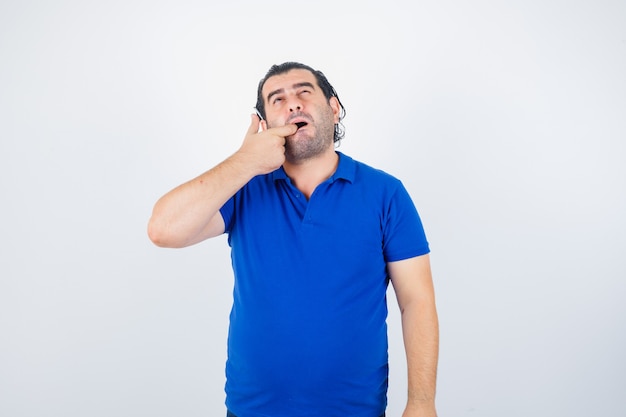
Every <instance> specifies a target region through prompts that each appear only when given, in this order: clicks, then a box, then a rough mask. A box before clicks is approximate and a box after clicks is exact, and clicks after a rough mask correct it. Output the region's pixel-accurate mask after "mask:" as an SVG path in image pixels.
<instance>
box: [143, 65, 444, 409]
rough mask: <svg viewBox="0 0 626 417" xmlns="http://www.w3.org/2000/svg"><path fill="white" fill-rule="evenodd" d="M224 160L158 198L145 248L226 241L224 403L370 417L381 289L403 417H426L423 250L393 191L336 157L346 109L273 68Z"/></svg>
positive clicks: (378, 372)
mask: <svg viewBox="0 0 626 417" xmlns="http://www.w3.org/2000/svg"><path fill="white" fill-rule="evenodd" d="M257 109H258V111H259V115H260V116H261V117H262V118H263V119H261V118H259V117H258V116H257V115H252V121H251V123H250V127H249V129H248V131H247V134H246V136H245V139H244V141H243V144H242V145H241V147H240V148H239V150H238V151H237V152H235V153H234V154H233V155H232V156H230V157H229V158H227V159H226V160H224V161H223V162H222V163H220V164H218V165H217V166H215V167H214V168H212V169H211V170H209V171H207V172H205V173H204V174H202V175H200V176H198V177H197V178H195V179H193V180H191V181H189V182H187V183H185V184H183V185H180V186H179V187H177V188H175V189H174V190H172V191H170V192H169V193H167V194H166V195H164V196H163V197H162V198H161V199H160V200H159V201H158V202H157V203H156V205H155V207H154V211H153V215H152V218H151V219H150V223H149V228H148V233H149V236H150V239H151V240H152V241H153V242H154V243H155V244H156V245H158V246H162V247H184V246H188V245H192V244H195V243H198V242H201V241H203V240H205V239H207V238H210V237H214V236H217V235H220V234H222V233H228V242H229V245H230V246H231V248H232V265H233V270H234V274H235V287H234V292H233V296H234V303H233V308H232V311H231V315H230V328H229V335H228V361H227V364H226V405H227V408H228V414H229V415H231V416H232V415H234V416H237V417H299V416H310V417H332V416H342V417H343V416H351V417H357V416H358V417H379V416H382V415H384V413H385V407H386V393H387V375H388V365H387V328H386V323H385V320H386V317H387V305H386V299H385V294H386V288H387V285H388V282H389V281H391V282H392V285H393V287H394V290H395V292H396V295H397V299H398V303H399V305H400V310H401V314H402V329H403V339H404V345H405V349H406V357H407V368H408V401H407V405H406V408H405V411H404V414H403V416H404V417H410V416H414V417H433V416H436V411H435V403H434V397H435V379H436V373H437V357H438V321H437V313H436V308H435V301H434V291H433V284H432V278H431V272H430V264H429V257H428V253H429V248H428V243H427V241H426V238H425V236H424V231H423V228H422V225H421V222H420V219H419V216H418V214H417V211H416V210H415V207H414V205H413V203H412V202H411V199H410V197H409V195H408V193H407V192H406V190H405V189H404V187H403V186H402V184H401V183H400V181H398V180H397V179H395V178H393V177H391V176H390V175H388V174H386V173H383V172H381V171H378V170H375V169H373V168H370V167H369V166H367V165H365V164H362V163H360V162H357V161H354V160H353V159H351V158H349V157H348V156H346V155H344V154H342V153H339V152H336V151H335V146H334V143H335V141H336V140H338V139H339V138H340V137H341V134H342V133H343V132H342V129H341V125H340V121H341V118H342V117H343V115H344V109H343V106H342V104H341V102H340V101H339V97H338V95H337V93H336V92H335V90H334V88H333V87H332V86H331V85H330V83H328V80H327V79H326V77H325V76H324V75H323V74H322V73H321V72H319V71H316V70H313V69H312V68H310V67H308V66H306V65H302V64H299V63H293V62H288V63H284V64H281V65H275V66H273V67H272V68H271V69H270V71H269V72H268V73H267V75H266V76H265V77H264V78H263V79H262V80H261V82H260V83H259V89H258V94H257Z"/></svg>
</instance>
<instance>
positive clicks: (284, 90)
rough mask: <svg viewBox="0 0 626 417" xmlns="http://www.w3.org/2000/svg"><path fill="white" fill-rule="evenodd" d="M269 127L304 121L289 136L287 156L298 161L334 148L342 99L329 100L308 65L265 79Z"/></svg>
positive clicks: (292, 160)
mask: <svg viewBox="0 0 626 417" xmlns="http://www.w3.org/2000/svg"><path fill="white" fill-rule="evenodd" d="M262 95H263V100H264V102H265V116H266V121H267V126H268V127H270V128H271V127H277V126H284V125H286V124H290V123H299V122H304V123H306V125H304V126H302V127H300V128H299V129H298V131H297V132H296V133H295V134H293V135H292V136H288V137H286V138H285V157H286V158H287V160H288V161H289V162H292V163H297V162H300V161H304V160H307V159H310V158H313V157H315V156H318V155H320V154H322V153H324V152H326V151H328V149H329V148H332V145H333V137H334V132H335V124H336V123H338V122H339V103H338V101H337V99H336V98H334V97H331V99H330V100H327V99H326V97H325V96H324V93H323V92H322V90H321V89H320V88H319V86H318V85H317V80H316V79H315V76H314V75H313V74H312V73H311V72H310V71H307V70H305V69H293V70H291V71H289V72H286V73H284V74H280V75H275V76H273V77H270V78H268V79H267V81H265V85H264V86H263V90H262Z"/></svg>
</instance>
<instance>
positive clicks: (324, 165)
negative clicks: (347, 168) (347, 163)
mask: <svg viewBox="0 0 626 417" xmlns="http://www.w3.org/2000/svg"><path fill="white" fill-rule="evenodd" d="M338 164H339V155H337V153H336V152H335V150H334V147H331V148H329V151H327V152H324V153H323V154H321V155H319V156H317V157H315V158H311V159H307V160H304V161H298V162H297V163H293V162H288V161H285V163H284V165H283V168H284V170H285V173H287V176H289V178H290V179H291V182H292V183H293V184H294V185H295V186H296V188H297V189H298V190H300V191H301V192H302V194H304V195H305V196H306V198H307V199H309V198H310V197H311V194H313V191H315V188H317V186H318V185H320V184H321V183H323V182H324V181H326V180H327V179H328V178H330V177H331V176H332V175H333V174H334V173H335V171H336V170H337V165H338Z"/></svg>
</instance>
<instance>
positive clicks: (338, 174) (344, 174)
mask: <svg viewBox="0 0 626 417" xmlns="http://www.w3.org/2000/svg"><path fill="white" fill-rule="evenodd" d="M337 155H339V164H338V165H337V169H336V170H335V173H334V174H333V175H331V177H330V178H329V180H330V182H334V181H335V180H338V179H344V180H346V181H349V182H351V183H352V182H354V177H355V175H356V163H355V162H354V159H352V158H350V157H349V156H347V155H344V154H343V153H341V152H338V151H337ZM270 175H271V177H272V180H273V181H277V180H287V179H288V178H289V177H288V176H287V173H286V172H285V169H284V168H283V167H282V166H281V167H280V168H278V169H277V170H276V171H274V172H272V173H271V174H270Z"/></svg>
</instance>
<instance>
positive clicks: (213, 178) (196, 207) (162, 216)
mask: <svg viewBox="0 0 626 417" xmlns="http://www.w3.org/2000/svg"><path fill="white" fill-rule="evenodd" d="M254 175H255V173H254V172H253V171H252V170H251V169H250V168H249V165H248V164H246V161H245V158H244V157H242V155H240V154H238V153H236V154H234V155H232V156H231V157H230V158H228V159H226V160H225V161H223V162H222V163H220V164H218V165H217V166H215V167H214V168H212V169H210V170H209V171H207V172H205V173H203V174H202V175H200V176H198V177H196V178H194V179H192V180H191V181H188V182H186V183H184V184H182V185H180V186H178V187H176V188H174V189H173V190H172V191H170V192H168V193H167V194H165V195H164V196H163V197H161V198H160V199H159V200H158V201H157V203H156V204H155V206H154V209H153V212H152V216H151V218H150V222H149V224H148V235H149V236H150V239H151V240H152V241H153V242H154V243H155V244H156V245H158V246H162V247H184V246H189V245H192V244H194V243H197V242H199V241H201V240H204V239H206V238H208V237H212V236H216V235H218V234H221V233H223V223H221V222H219V221H216V215H217V214H218V211H219V209H220V208H221V207H222V206H223V205H224V203H225V202H226V201H227V200H228V199H229V198H230V197H232V196H233V195H234V194H235V193H236V192H237V191H238V190H239V189H240V188H241V187H243V186H244V185H245V184H246V183H247V182H248V181H250V179H251V178H252V177H253V176H254ZM220 227H221V230H220Z"/></svg>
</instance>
